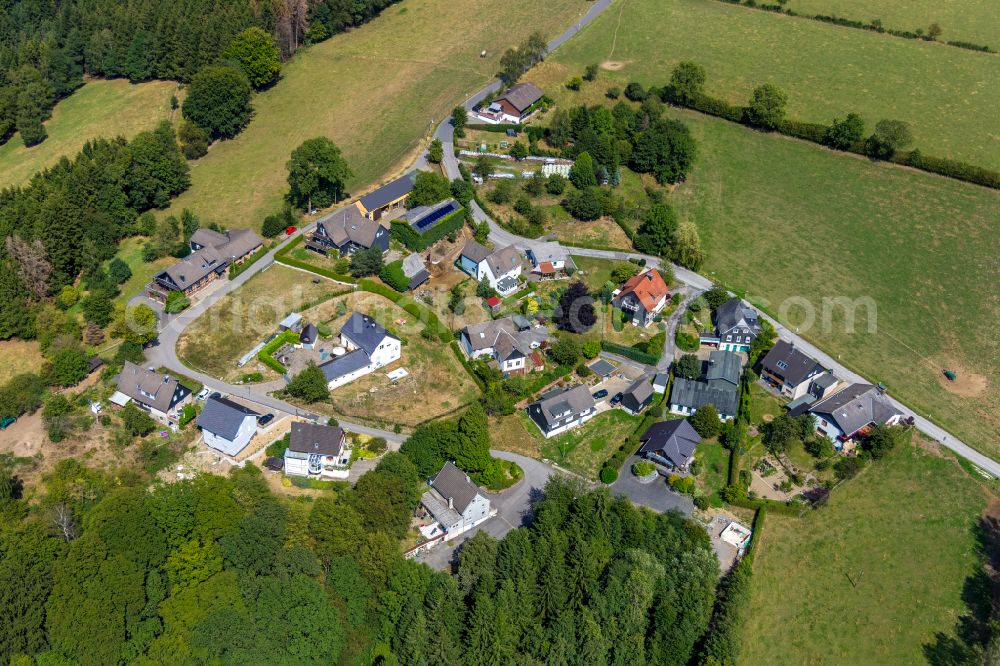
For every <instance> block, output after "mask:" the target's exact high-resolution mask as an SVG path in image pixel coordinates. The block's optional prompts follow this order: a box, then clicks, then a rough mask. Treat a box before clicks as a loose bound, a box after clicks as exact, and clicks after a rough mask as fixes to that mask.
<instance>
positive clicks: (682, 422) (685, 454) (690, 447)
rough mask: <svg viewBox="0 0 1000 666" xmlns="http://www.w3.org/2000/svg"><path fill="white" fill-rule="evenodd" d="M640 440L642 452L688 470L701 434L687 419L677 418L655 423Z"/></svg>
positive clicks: (664, 462)
mask: <svg viewBox="0 0 1000 666" xmlns="http://www.w3.org/2000/svg"><path fill="white" fill-rule="evenodd" d="M639 441H640V442H642V447H640V449H639V453H640V454H642V455H644V456H646V457H647V458H649V459H650V460H653V461H655V462H659V463H662V464H665V465H667V466H668V467H672V468H674V469H678V470H681V471H687V470H688V468H689V467H690V465H691V461H692V460H694V451H695V449H696V448H697V447H698V444H700V443H701V436H700V435H699V434H698V432H697V431H696V430H695V429H694V428H693V427H692V426H691V424H690V423H688V420H687V419H676V420H674V421H660V422H659V423H654V424H653V425H651V426H649V430H647V431H646V432H645V433H644V434H643V435H642V437H640V438H639Z"/></svg>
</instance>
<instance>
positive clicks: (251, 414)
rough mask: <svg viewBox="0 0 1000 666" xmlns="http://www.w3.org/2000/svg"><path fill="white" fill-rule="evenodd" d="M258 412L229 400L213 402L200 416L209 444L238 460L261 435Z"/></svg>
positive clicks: (206, 403)
mask: <svg viewBox="0 0 1000 666" xmlns="http://www.w3.org/2000/svg"><path fill="white" fill-rule="evenodd" d="M258 416H260V414H258V413H257V412H255V411H253V410H252V409H250V408H248V407H244V406H243V405H240V404H237V403H235V402H233V401H232V400H227V399H226V398H209V399H208V400H207V401H205V409H203V410H202V411H201V414H199V415H198V427H199V428H201V434H202V436H203V437H204V438H205V444H207V445H209V446H210V447H212V448H213V449H216V450H218V451H222V452H223V453H225V454H226V455H227V456H235V455H236V454H238V453H239V452H240V451H242V450H243V449H244V448H246V445H247V444H249V443H250V440H251V439H253V436H254V435H256V434H257V417H258Z"/></svg>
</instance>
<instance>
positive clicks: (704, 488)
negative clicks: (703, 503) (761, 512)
mask: <svg viewBox="0 0 1000 666" xmlns="http://www.w3.org/2000/svg"><path fill="white" fill-rule="evenodd" d="M694 455H695V460H697V461H698V474H697V475H696V477H695V478H696V479H697V483H698V489H699V490H700V491H701V492H702V493H703V494H704V495H707V496H708V500H709V502H710V503H711V505H712V506H716V507H721V506H722V505H723V502H722V498H721V497H720V496H719V491H720V490H722V489H723V488H725V487H726V484H727V483H728V481H729V449H727V448H726V447H724V446H723V445H722V444H719V442H718V441H717V440H714V439H713V440H709V441H704V442H702V443H701V444H699V445H698V448H697V449H696V450H695V454H694Z"/></svg>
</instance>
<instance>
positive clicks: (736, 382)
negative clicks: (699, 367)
mask: <svg viewBox="0 0 1000 666" xmlns="http://www.w3.org/2000/svg"><path fill="white" fill-rule="evenodd" d="M742 374H743V361H741V360H740V357H739V356H737V355H736V354H735V353H734V352H731V351H721V350H715V351H713V352H711V353H710V354H709V355H708V365H707V366H706V367H705V382H707V383H708V385H709V386H713V387H716V388H739V386H740V375H742Z"/></svg>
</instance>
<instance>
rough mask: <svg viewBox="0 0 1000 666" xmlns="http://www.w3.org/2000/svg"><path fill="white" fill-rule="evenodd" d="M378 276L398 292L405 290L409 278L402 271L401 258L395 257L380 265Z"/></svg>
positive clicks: (408, 283)
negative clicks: (391, 260)
mask: <svg viewBox="0 0 1000 666" xmlns="http://www.w3.org/2000/svg"><path fill="white" fill-rule="evenodd" d="M378 276H379V277H380V278H381V279H382V282H385V283H386V284H387V285H389V286H390V287H392V288H393V289H395V290H396V291H399V292H406V290H407V287H409V285H410V279H409V278H408V277H406V275H405V274H404V273H403V260H402V259H397V260H396V261H393V262H392V263H388V264H386V265H385V266H383V267H382V270H381V271H380V272H379V274H378Z"/></svg>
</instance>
